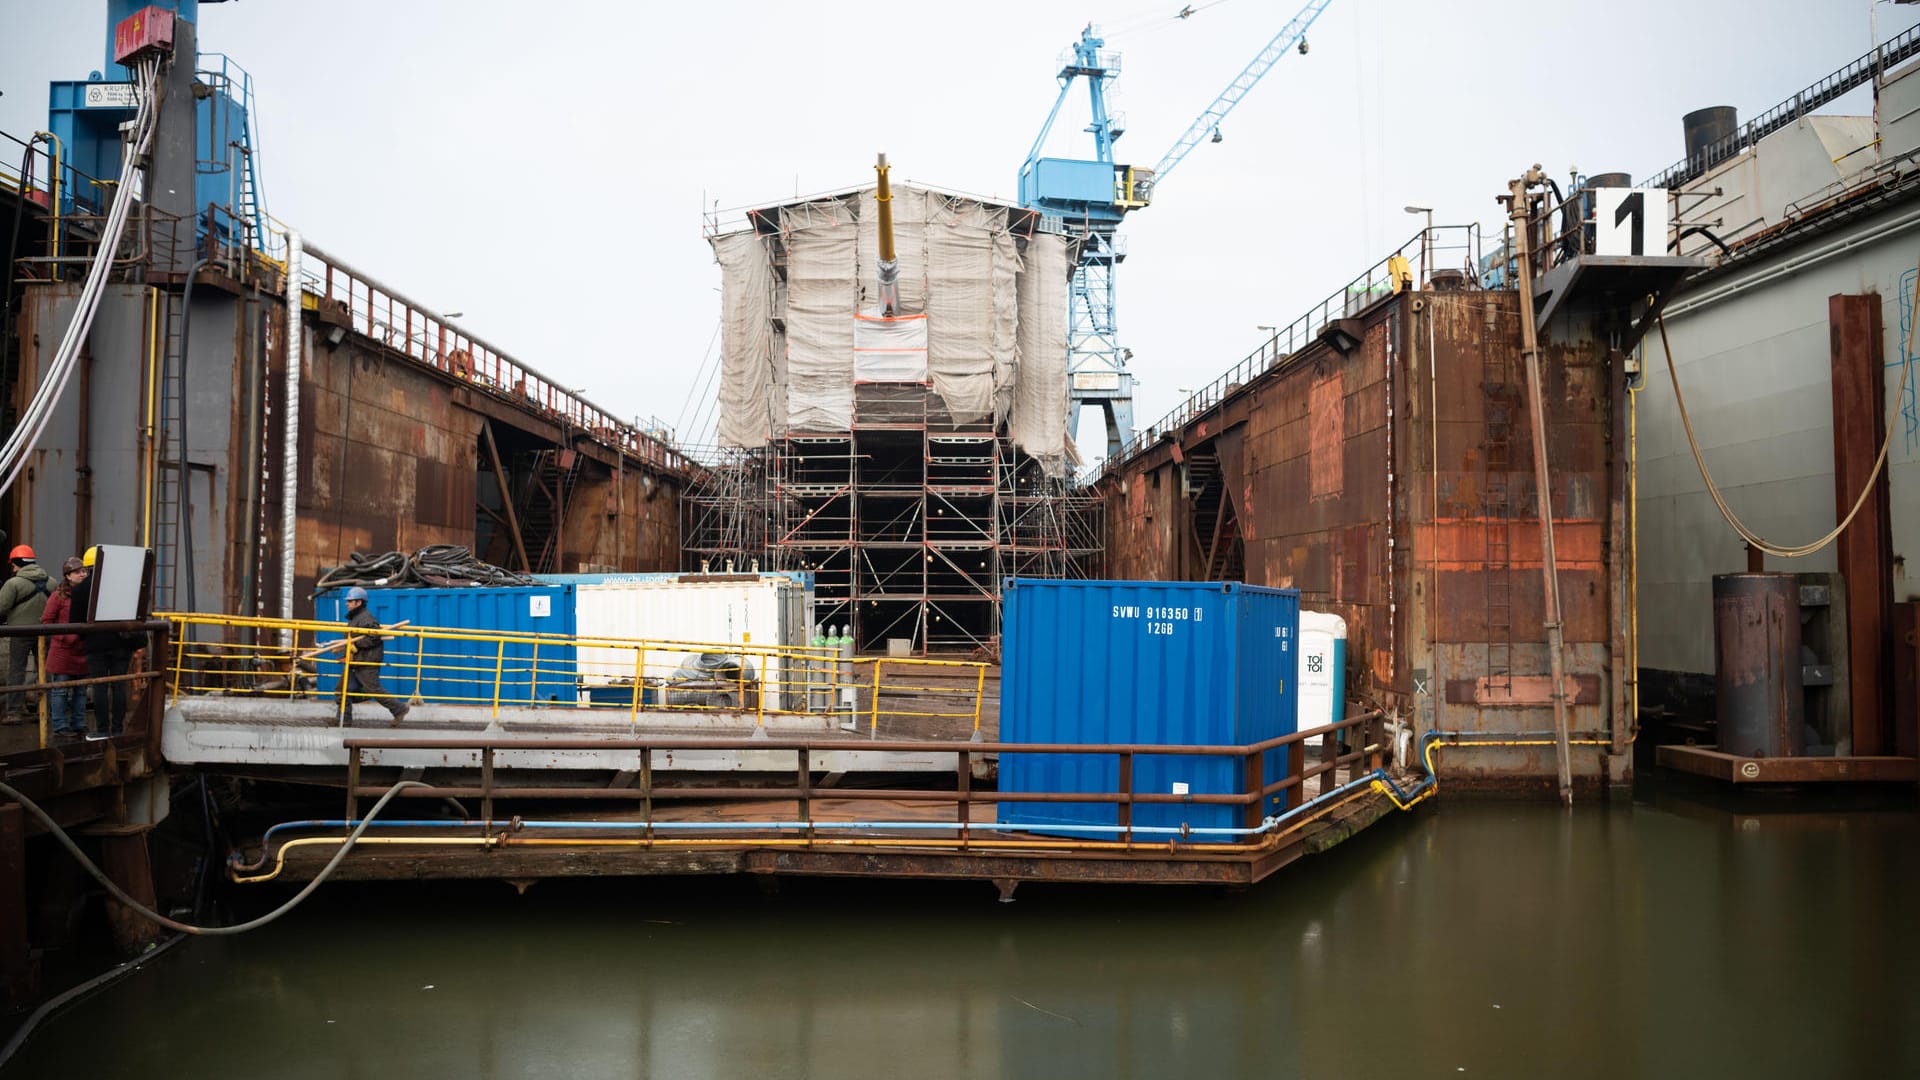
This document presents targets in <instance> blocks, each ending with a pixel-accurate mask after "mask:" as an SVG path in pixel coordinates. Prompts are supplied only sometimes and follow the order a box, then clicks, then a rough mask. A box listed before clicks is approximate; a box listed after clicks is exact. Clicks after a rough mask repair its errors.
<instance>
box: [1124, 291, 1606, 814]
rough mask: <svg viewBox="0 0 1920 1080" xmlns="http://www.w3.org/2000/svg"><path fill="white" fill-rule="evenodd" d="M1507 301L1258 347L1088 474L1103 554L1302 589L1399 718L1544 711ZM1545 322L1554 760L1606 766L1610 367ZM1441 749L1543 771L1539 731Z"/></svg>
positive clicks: (1354, 685)
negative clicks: (1554, 603) (1179, 416)
mask: <svg viewBox="0 0 1920 1080" xmlns="http://www.w3.org/2000/svg"><path fill="white" fill-rule="evenodd" d="M1518 315H1519V300H1518V297H1517V294H1515V293H1513V292H1511V291H1479V290H1470V291H1468V290H1463V291H1408V292H1401V293H1398V294H1394V295H1391V296H1387V297H1385V298H1384V299H1380V300H1378V301H1376V302H1374V303H1372V304H1371V305H1370V306H1368V307H1366V308H1364V309H1362V310H1359V311H1357V312H1354V313H1353V314H1352V315H1351V316H1350V317H1347V318H1344V319H1339V320H1337V321H1334V322H1331V323H1329V329H1330V330H1333V331H1337V333H1323V334H1321V335H1319V337H1318V338H1317V339H1316V340H1314V341H1313V342H1312V343H1311V344H1308V345H1306V346H1304V347H1302V348H1299V349H1298V350H1297V351H1295V352H1293V353H1292V354H1291V355H1286V356H1271V357H1269V358H1268V359H1267V360H1266V362H1265V363H1264V364H1263V365H1261V366H1259V367H1258V368H1257V369H1256V370H1251V371H1249V372H1248V377H1246V378H1245V379H1244V380H1243V381H1242V382H1241V383H1240V384H1239V385H1238V386H1230V387H1229V388H1228V390H1227V392H1225V393H1224V394H1222V395H1220V397H1219V399H1218V400H1217V402H1216V403H1215V404H1213V405H1212V406H1211V407H1210V408H1208V409H1206V410H1205V411H1202V412H1199V413H1197V414H1195V415H1192V416H1190V417H1189V418H1187V419H1186V420H1185V422H1184V423H1182V424H1180V425H1178V426H1177V427H1176V428H1174V429H1172V430H1166V431H1157V432H1155V434H1156V435H1157V436H1158V437H1157V441H1153V442H1151V443H1149V444H1146V445H1144V446H1143V447H1141V448H1139V449H1137V450H1136V451H1135V452H1134V453H1133V454H1132V456H1130V457H1128V458H1127V459H1126V460H1124V462H1122V463H1120V464H1118V465H1117V466H1111V467H1110V468H1109V470H1108V472H1107V474H1106V475H1105V476H1104V477H1102V479H1101V481H1100V490H1101V492H1102V494H1103V496H1104V498H1105V501H1106V517H1107V522H1108V530H1107V536H1108V549H1107V559H1108V571H1109V573H1110V574H1111V575H1112V576H1114V577H1118V578H1147V579H1191V580H1208V579H1227V578H1235V577H1238V578H1243V579H1244V580H1246V581H1248V582H1252V583H1255V584H1260V585H1269V586H1281V587H1294V588H1298V589H1299V590H1300V591H1301V597H1302V604H1303V606H1304V607H1306V608H1309V609H1313V610H1321V611H1329V612H1333V613H1335V614H1338V615H1340V616H1342V617H1344V618H1345V619H1346V621H1347V625H1348V635H1349V640H1348V695H1349V700H1350V701H1351V702H1355V703H1369V704H1373V705H1377V706H1379V707H1381V708H1383V709H1384V710H1386V712H1387V714H1388V715H1389V716H1398V717H1400V718H1403V719H1407V720H1410V721H1411V725H1412V728H1413V730H1414V732H1415V734H1416V735H1418V734H1423V733H1425V732H1428V731H1443V732H1458V733H1461V734H1463V735H1465V736H1469V737H1473V738H1476V739H1479V740H1490V741H1506V742H1516V743H1527V742H1532V741H1534V740H1531V739H1528V738H1525V737H1524V736H1525V735H1526V734H1527V733H1540V732H1546V731H1550V730H1551V729H1552V727H1553V710H1552V701H1551V682H1552V680H1551V677H1550V676H1549V675H1548V674H1547V672H1548V670H1549V665H1548V657H1547V650H1546V645H1545V641H1546V631H1545V629H1544V623H1545V621H1546V620H1545V616H1544V614H1543V600H1542V588H1541V534H1540V528H1539V519H1538V515H1537V514H1536V512H1535V509H1534V507H1535V505H1536V504H1535V483H1534V479H1533V477H1534V472H1533V454H1532V450H1531V446H1532V432H1531V429H1530V427H1529V424H1528V417H1527V410H1526V386H1525V383H1524V381H1523V380H1524V375H1523V368H1522V365H1521V356H1520V334H1519V319H1518ZM1559 329H1560V331H1561V332H1560V333H1559V334H1558V335H1557V336H1556V337H1555V338H1554V339H1553V340H1554V341H1557V342H1559V343H1558V344H1547V345H1545V346H1544V347H1543V353H1542V360H1543V364H1544V370H1545V391H1546V393H1545V398H1546V403H1547V414H1548V430H1547V444H1548V448H1549V449H1548V456H1549V459H1550V466H1551V471H1552V475H1553V481H1552V488H1553V489H1552V505H1553V517H1554V525H1555V538H1556V543H1557V550H1558V561H1559V569H1560V587H1561V590H1562V594H1563V605H1564V623H1565V637H1566V643H1567V644H1566V663H1567V667H1566V670H1567V684H1566V685H1567V690H1568V694H1569V701H1570V703H1571V706H1572V707H1571V709H1570V727H1571V730H1572V732H1573V737H1574V741H1575V745H1574V746H1573V748H1572V750H1573V756H1572V765H1573V773H1574V775H1575V777H1576V780H1577V781H1579V782H1581V783H1582V784H1585V785H1589V786H1591V785H1596V784H1621V783H1624V782H1626V781H1628V780H1629V779H1630V777H1631V763H1630V760H1629V755H1628V751H1629V750H1630V746H1629V740H1630V738H1631V710H1630V707H1629V703H1628V698H1629V695H1630V687H1629V686H1628V684H1627V682H1626V680H1625V678H1624V676H1623V672H1624V670H1625V668H1624V665H1623V664H1622V663H1620V662H1618V659H1619V658H1623V657H1624V656H1625V655H1626V652H1627V634H1628V632H1629V629H1630V623H1631V620H1630V618H1629V617H1628V613H1627V609H1626V602H1625V601H1626V595H1625V591H1624V589H1623V585H1624V582H1625V569H1624V563H1623V561H1622V556H1623V547H1624V544H1625V532H1624V522H1625V492H1626V488H1625V469H1626V462H1625V459H1624V442H1625V440H1624V438H1622V435H1623V430H1624V429H1623V428H1622V424H1623V423H1624V417H1623V414H1624V386H1623V384H1622V381H1621V378H1622V376H1621V375H1620V373H1619V372H1618V371H1617V370H1616V366H1615V365H1614V364H1612V363H1611V362H1610V360H1609V352H1608V350H1607V349H1606V348H1605V347H1604V346H1599V345H1595V344H1594V343H1592V342H1591V341H1589V340H1587V339H1586V338H1585V337H1583V336H1582V335H1581V334H1580V333H1579V332H1578V330H1577V328H1576V327H1574V326H1573V320H1572V318H1570V317H1569V318H1568V319H1567V321H1566V324H1565V325H1563V326H1561V327H1560V328H1559ZM1336 343H1337V344H1339V345H1341V346H1345V347H1346V348H1345V350H1344V351H1343V349H1342V348H1336V347H1335V345H1336ZM1502 736H1505V737H1506V738H1505V739H1502V738H1501V737H1502ZM1415 745H1417V740H1416V742H1415ZM1439 765H1440V770H1441V775H1442V777H1443V778H1445V779H1446V780H1447V781H1449V782H1451V783H1456V784H1464V785H1465V786H1481V787H1489V788H1503V789H1516V790H1531V789H1535V788H1537V789H1538V790H1540V791H1543V792H1544V791H1550V790H1551V788H1552V784H1553V774H1554V771H1555V765H1554V751H1553V748H1552V746H1551V745H1518V746H1515V745H1509V746H1477V747H1475V748H1474V749H1472V750H1471V751H1464V750H1463V751H1455V752H1450V753H1447V754H1445V755H1443V756H1442V759H1441V761H1440V762H1439Z"/></svg>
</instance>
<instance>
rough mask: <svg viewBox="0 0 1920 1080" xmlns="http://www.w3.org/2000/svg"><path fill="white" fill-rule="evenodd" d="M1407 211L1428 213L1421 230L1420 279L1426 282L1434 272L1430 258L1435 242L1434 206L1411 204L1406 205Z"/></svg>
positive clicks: (1410, 212)
mask: <svg viewBox="0 0 1920 1080" xmlns="http://www.w3.org/2000/svg"><path fill="white" fill-rule="evenodd" d="M1406 211H1407V213H1409V214H1425V215H1427V225H1426V227H1425V228H1423V229H1421V230H1420V280H1421V281H1422V282H1423V283H1424V282H1425V281H1426V280H1427V276H1428V274H1430V273H1431V272H1432V267H1431V266H1430V265H1429V259H1430V257H1431V255H1432V250H1431V245H1432V244H1433V207H1431V206H1409V207H1406Z"/></svg>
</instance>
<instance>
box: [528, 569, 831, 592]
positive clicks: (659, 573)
mask: <svg viewBox="0 0 1920 1080" xmlns="http://www.w3.org/2000/svg"><path fill="white" fill-rule="evenodd" d="M716 573H717V572H716ZM750 573H752V574H753V575H754V576H756V577H763V578H767V577H780V578H786V579H787V580H788V581H797V582H799V583H800V584H801V585H804V586H806V587H807V588H809V589H811V588H813V571H811V570H754V571H750ZM703 576H707V577H711V576H714V575H712V574H709V575H702V574H697V573H689V572H687V571H684V570H648V571H644V572H641V573H633V574H534V575H533V580H535V581H538V582H542V583H545V584H548V585H628V584H634V585H648V584H655V583H658V582H662V581H679V580H680V579H682V578H691V579H693V580H696V581H697V580H699V579H700V578H701V577H703Z"/></svg>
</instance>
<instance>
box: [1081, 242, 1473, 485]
mask: <svg viewBox="0 0 1920 1080" xmlns="http://www.w3.org/2000/svg"><path fill="white" fill-rule="evenodd" d="M1480 248H1481V232H1480V226H1479V225H1436V226H1433V227H1431V228H1427V229H1422V230H1420V231H1419V232H1417V233H1415V234H1414V235H1413V236H1412V237H1410V238H1409V239H1408V240H1407V241H1406V242H1404V243H1402V244H1401V245H1400V246H1399V247H1397V248H1395V249H1393V251H1391V252H1390V253H1388V254H1387V255H1385V256H1383V257H1382V258H1381V259H1380V261H1378V262H1376V263H1374V264H1373V265H1372V266H1369V267H1368V268H1367V269H1365V270H1363V271H1361V272H1360V273H1359V274H1358V275H1356V276H1355V277H1354V278H1353V279H1352V280H1351V281H1349V282H1347V284H1346V285H1345V286H1343V287H1342V288H1340V289H1339V290H1337V291H1335V292H1333V293H1331V294H1329V295H1328V296H1327V297H1326V298H1325V299H1323V300H1321V301H1320V302H1319V303H1317V304H1315V305H1314V306H1313V307H1312V308H1310V309H1308V311H1307V313H1306V314H1304V315H1302V316H1300V317H1299V318H1297V319H1295V320H1294V321H1293V322H1291V323H1288V324H1287V325H1286V326H1283V327H1280V328H1278V329H1276V330H1275V331H1274V333H1273V336H1272V337H1270V338H1268V339H1267V340H1266V341H1265V342H1262V343H1261V345H1260V347H1259V348H1257V349H1255V350H1254V351H1252V352H1250V353H1248V354H1247V355H1246V356H1245V357H1243V358H1242V359H1241V360H1240V361H1239V362H1238V363H1236V364H1234V365H1233V366H1232V367H1231V368H1229V369H1227V371H1226V372H1225V373H1224V374H1222V375H1221V376H1220V377H1219V378H1217V379H1215V380H1213V381H1212V382H1210V383H1208V384H1207V385H1206V386H1204V387H1202V388H1201V389H1199V390H1196V391H1194V392H1193V394H1192V395H1190V396H1189V397H1188V398H1187V399H1186V400H1185V401H1183V402H1181V403H1180V406H1179V407H1178V408H1175V409H1174V410H1173V411H1171V412H1169V413H1167V415H1165V416H1163V417H1161V418H1160V419H1159V420H1158V421H1156V422H1154V423H1153V424H1152V425H1150V426H1148V427H1145V428H1142V429H1141V430H1140V431H1139V432H1137V433H1136V434H1135V435H1134V437H1133V438H1132V439H1131V440H1129V441H1128V442H1127V444H1126V445H1125V446H1123V447H1121V448H1120V453H1119V454H1118V455H1117V456H1115V457H1113V458H1111V459H1108V460H1107V461H1104V462H1102V463H1101V467H1100V469H1099V470H1098V471H1096V472H1094V473H1093V474H1091V475H1090V476H1089V477H1088V481H1087V482H1088V483H1094V482H1097V481H1098V480H1099V479H1100V477H1101V476H1102V475H1104V474H1105V473H1107V472H1108V471H1111V470H1113V469H1115V468H1118V467H1119V466H1120V465H1122V464H1124V463H1126V462H1127V461H1130V460H1132V459H1133V458H1134V457H1135V456H1136V455H1138V454H1139V453H1141V452H1142V451H1144V450H1146V449H1147V448H1148V447H1150V446H1152V445H1153V444H1154V442H1156V441H1157V440H1159V439H1160V438H1161V436H1163V435H1169V434H1172V435H1176V436H1177V435H1178V434H1179V433H1180V432H1181V431H1182V430H1183V429H1184V428H1185V427H1186V426H1187V425H1188V424H1189V423H1191V422H1192V421H1193V420H1195V419H1196V418H1198V417H1200V416H1202V415H1204V414H1206V413H1207V412H1210V411H1212V410H1213V409H1215V408H1217V407H1218V406H1219V405H1220V403H1221V402H1223V401H1225V400H1226V399H1227V398H1228V397H1230V396H1231V395H1233V394H1234V393H1236V392H1238V391H1239V389H1240V388H1241V387H1243V386H1245V385H1247V384H1248V383H1250V382H1252V381H1253V380H1254V379H1255V378H1257V377H1258V376H1260V375H1263V374H1265V373H1266V372H1268V371H1273V370H1276V369H1279V368H1283V367H1286V366H1287V365H1288V364H1289V363H1290V362H1291V361H1292V360H1293V358H1294V357H1295V356H1297V355H1299V354H1300V353H1301V351H1303V350H1305V349H1306V348H1307V347H1308V346H1310V345H1312V344H1313V343H1314V342H1316V341H1318V340H1320V333H1321V331H1322V330H1324V329H1326V327H1327V325H1328V324H1329V323H1332V322H1333V321H1334V320H1336V319H1345V318H1349V317H1351V316H1353V315H1356V314H1358V313H1359V312H1361V311H1363V310H1365V309H1366V308H1368V307H1371V306H1372V305H1373V304H1375V303H1376V302H1378V301H1379V300H1381V299H1382V298H1384V297H1387V296H1391V295H1393V294H1394V293H1396V292H1399V291H1400V290H1402V289H1407V288H1413V287H1415V286H1416V285H1421V286H1424V285H1427V284H1429V283H1431V282H1432V281H1433V280H1434V277H1435V274H1436V273H1437V272H1451V271H1455V270H1457V271H1459V272H1460V274H1461V278H1460V280H1461V282H1462V283H1463V284H1466V283H1472V282H1477V281H1478V280H1479V277H1480V269H1479V267H1480V257H1481V252H1480Z"/></svg>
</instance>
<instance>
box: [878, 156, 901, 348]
mask: <svg viewBox="0 0 1920 1080" xmlns="http://www.w3.org/2000/svg"><path fill="white" fill-rule="evenodd" d="M873 171H874V172H876V173H878V174H879V176H880V186H879V188H878V189H877V190H875V191H874V193H873V201H874V202H876V203H879V204H880V223H879V230H880V307H881V312H880V313H881V314H882V315H885V316H886V317H887V318H889V319H891V318H893V311H894V309H895V308H897V307H899V306H900V264H899V262H897V261H896V260H895V259H894V255H893V188H892V187H891V186H890V185H889V184H888V182H887V155H885V154H881V155H880V161H879V163H878V164H876V165H874V167H873Z"/></svg>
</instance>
